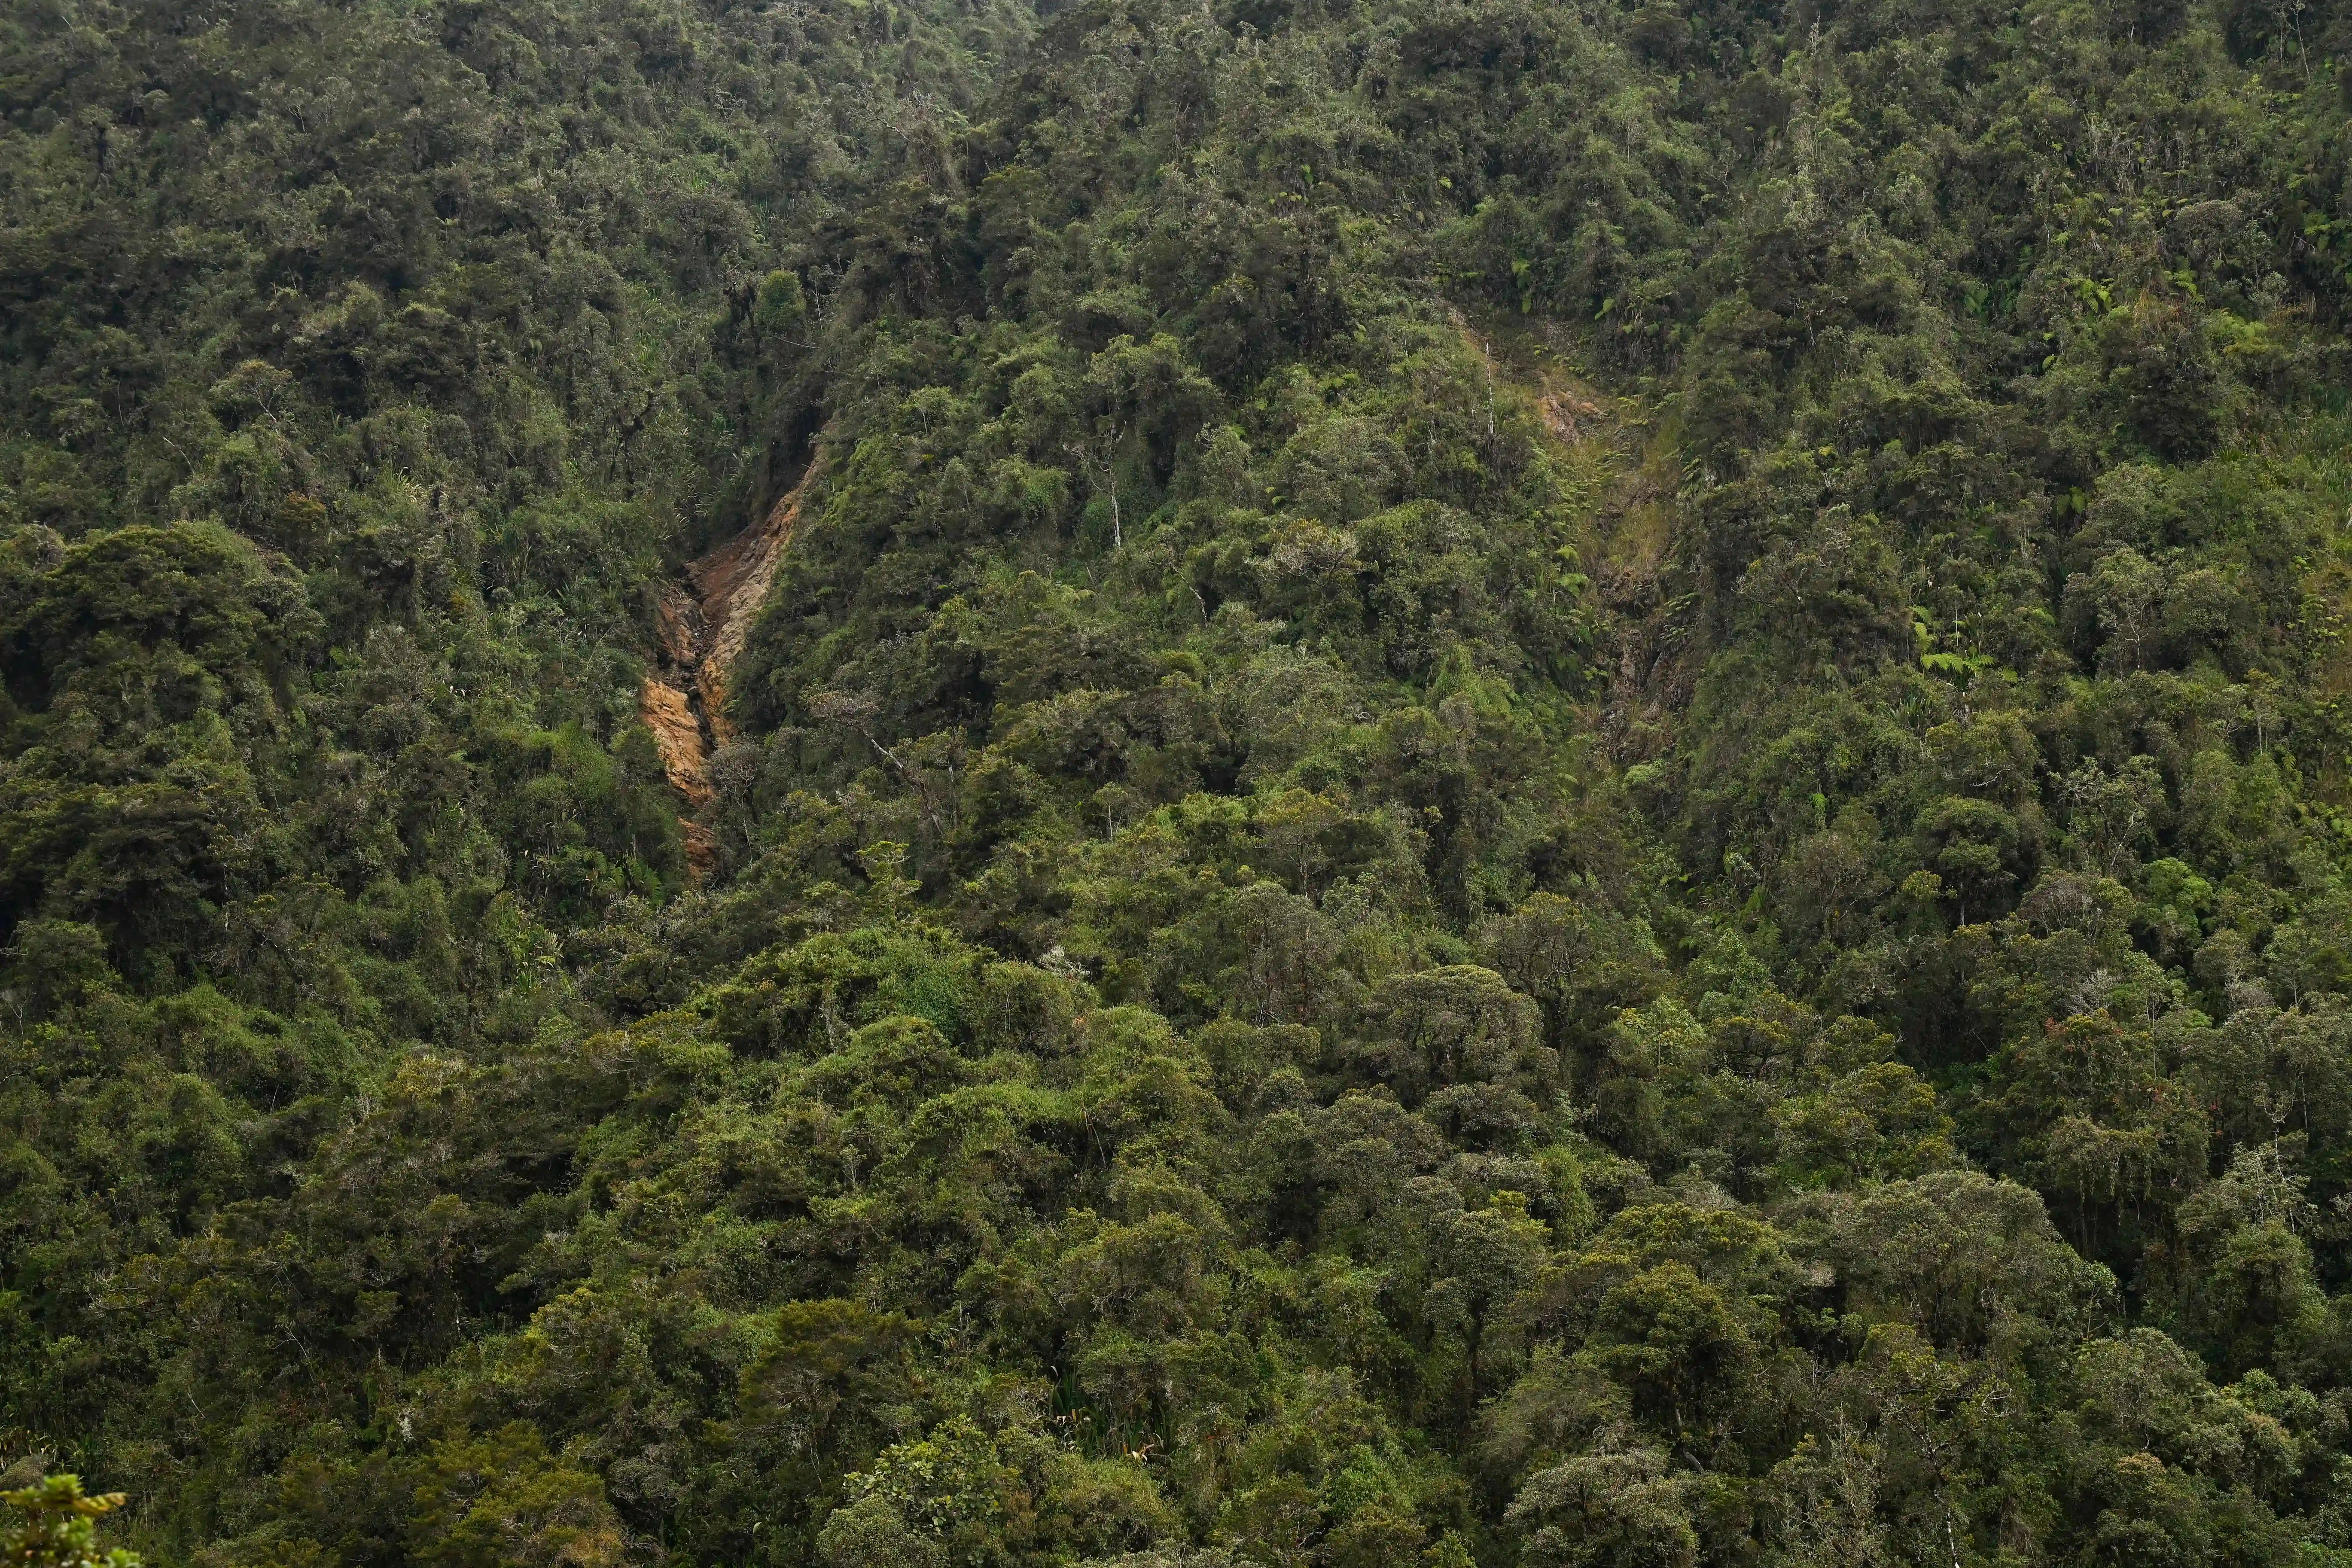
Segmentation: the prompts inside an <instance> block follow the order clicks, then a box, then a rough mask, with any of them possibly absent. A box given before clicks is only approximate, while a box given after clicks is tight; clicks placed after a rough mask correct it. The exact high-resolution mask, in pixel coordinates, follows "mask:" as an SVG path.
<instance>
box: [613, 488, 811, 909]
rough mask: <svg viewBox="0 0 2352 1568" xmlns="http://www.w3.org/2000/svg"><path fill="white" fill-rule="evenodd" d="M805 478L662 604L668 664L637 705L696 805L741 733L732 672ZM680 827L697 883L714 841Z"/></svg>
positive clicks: (697, 564)
mask: <svg viewBox="0 0 2352 1568" xmlns="http://www.w3.org/2000/svg"><path fill="white" fill-rule="evenodd" d="M811 473H814V468H812V469H811ZM808 483H809V475H808V474H803V476H801V481H800V483H798V484H796V485H794V486H793V488H792V489H791V490H789V491H788V492H786V493H785V494H784V495H783V497H782V499H780V500H778V501H777V502H776V504H775V505H774V506H772V507H771V508H769V510H768V515H767V517H766V518H765V519H764V520H763V521H761V523H760V524H759V525H758V526H757V527H754V528H747V529H745V530H744V531H742V532H740V533H739V534H737V535H736V536H735V537H734V538H732V539H730V540H729V541H728V542H726V543H724V544H721V545H720V546H719V547H718V548H717V549H716V550H713V551H711V552H709V554H707V555H704V556H702V557H700V558H699V559H698V560H696V561H694V562H692V563H689V564H688V566H687V568H686V573H685V581H684V582H683V583H673V584H669V585H668V586H667V587H665V588H664V589H663V590H662V594H661V599H660V602H659V603H658V604H657V605H656V617H657V622H658V625H657V630H658V632H659V636H660V641H661V668H659V669H658V670H657V671H656V672H655V673H654V674H652V675H648V676H647V677H646V683H645V687H644V689H642V690H641V691H640V692H639V693H638V697H637V711H638V714H639V716H640V717H642V718H643V719H644V720H645V723H646V729H648V730H650V731H653V736H654V744H655V745H656V747H657V748H659V750H660V752H661V759H662V768H663V770H664V771H665V772H667V773H668V774H669V782H670V784H671V785H672V787H674V788H675V789H676V790H677V793H678V794H679V795H682V796H684V797H685V799H686V802H687V805H688V806H690V807H691V808H693V809H694V810H695V811H700V810H701V809H702V808H703V807H704V806H705V805H709V803H710V767H709V764H710V755H711V753H712V752H715V751H717V750H718V749H719V747H720V746H723V745H725V744H726V743H727V742H729V741H731V740H733V739H734V738H735V727H734V725H733V724H732V723H731V722H730V721H729V720H728V718H727V676H728V672H729V671H730V669H732V668H734V664H735V660H736V659H737V658H740V656H741V654H742V652H743V644H744V639H745V638H746V637H748V636H749V635H750V634H751V622H752V620H753V618H754V617H755V616H758V614H759V612H760V604H761V601H762V600H764V599H765V598H766V597H767V596H768V586H769V584H771V583H772V582H773V581H774V580H775V575H776V566H777V563H779V562H781V561H782V559H783V554H784V550H785V547H786V546H787V545H789V544H790V543H791V542H792V538H793V527H794V526H795V525H796V524H798V522H799V521H800V515H801V498H802V496H803V494H804V493H805V492H806V491H807V489H808ZM678 826H681V827H682V828H684V829H685V831H686V858H687V864H688V867H689V868H691V869H692V870H693V872H694V875H695V877H696V878H697V879H701V878H703V877H705V876H708V875H709V872H710V870H711V868H712V867H713V866H714V865H715V864H716V863H717V860H718V842H717V840H716V839H714V838H713V837H711V832H710V829H709V827H708V826H705V825H704V824H702V823H700V822H698V821H696V820H695V819H694V818H693V817H692V816H682V817H680V818H678Z"/></svg>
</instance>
